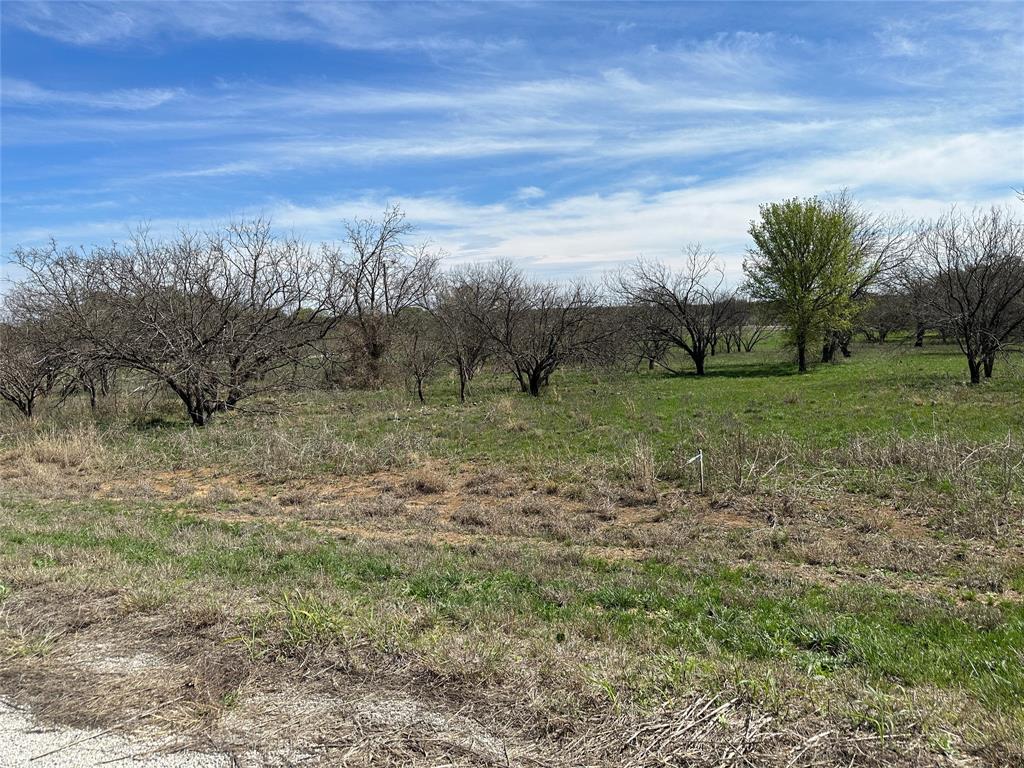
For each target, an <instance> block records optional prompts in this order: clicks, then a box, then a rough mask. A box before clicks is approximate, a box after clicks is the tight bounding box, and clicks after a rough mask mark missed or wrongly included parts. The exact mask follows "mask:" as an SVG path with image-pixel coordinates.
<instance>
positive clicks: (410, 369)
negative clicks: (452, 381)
mask: <svg viewBox="0 0 1024 768" xmlns="http://www.w3.org/2000/svg"><path fill="white" fill-rule="evenodd" d="M397 347H398V354H399V358H400V361H401V363H402V365H403V367H404V368H405V370H406V372H407V373H408V375H409V377H410V378H411V379H412V381H413V385H414V386H415V388H416V395H417V397H419V399H420V402H421V403H423V402H426V398H424V396H423V383H424V382H425V381H426V380H427V379H428V378H429V377H430V375H431V374H432V373H433V372H434V371H435V370H436V369H437V366H438V364H439V363H440V362H441V360H442V359H443V357H444V347H443V345H442V341H441V334H440V328H439V327H438V324H437V321H436V320H435V319H434V317H433V316H432V315H430V314H429V313H427V312H425V311H423V310H418V309H414V310H410V311H409V312H407V313H406V314H405V316H404V319H403V322H402V325H401V328H400V329H399V332H398V341H397Z"/></svg>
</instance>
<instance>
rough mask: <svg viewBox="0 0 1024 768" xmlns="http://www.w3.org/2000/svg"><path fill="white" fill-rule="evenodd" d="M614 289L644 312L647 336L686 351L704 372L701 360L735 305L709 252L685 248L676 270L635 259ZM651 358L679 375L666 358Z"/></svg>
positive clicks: (731, 292)
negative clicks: (683, 258) (633, 264)
mask: <svg viewBox="0 0 1024 768" xmlns="http://www.w3.org/2000/svg"><path fill="white" fill-rule="evenodd" d="M613 288H614V290H615V291H616V293H618V294H619V296H620V297H622V299H623V300H624V301H625V302H627V303H628V304H631V305H633V306H635V307H638V308H643V309H644V310H646V311H644V312H643V313H642V317H643V321H644V322H645V323H646V330H647V332H648V333H649V334H650V336H651V338H653V339H659V340H661V341H663V342H667V343H668V344H670V345H672V346H674V347H677V348H679V349H681V350H683V351H684V352H686V354H687V355H689V357H690V359H691V360H692V361H693V364H694V367H695V368H696V370H697V375H699V376H702V375H704V364H705V360H706V359H707V356H708V355H709V354H710V353H711V352H712V350H713V348H714V346H715V345H716V344H717V343H718V340H719V337H720V336H721V335H723V334H724V333H725V330H726V328H727V326H728V324H729V323H730V322H731V320H732V317H733V312H734V310H735V306H736V294H735V291H733V290H730V289H728V288H726V287H725V273H724V271H723V270H722V268H721V266H720V265H719V264H718V263H717V262H716V261H715V256H714V254H713V253H711V252H709V251H704V250H703V249H702V248H701V247H700V246H699V245H692V246H689V247H688V248H687V251H686V262H685V264H684V266H683V268H682V269H681V270H680V271H678V272H677V271H673V270H672V269H670V268H669V267H667V266H665V265H664V264H661V263H659V262H656V261H639V262H637V264H636V265H635V266H634V267H633V268H632V269H631V270H629V271H627V272H624V273H620V274H619V275H618V276H617V278H616V279H615V282H614V286H613ZM653 362H656V363H657V364H658V365H660V366H662V367H663V368H665V369H667V370H669V371H672V372H673V373H679V371H678V370H676V369H675V368H673V367H672V365H671V364H670V363H669V361H668V358H667V356H664V357H662V358H661V359H658V360H654V361H653Z"/></svg>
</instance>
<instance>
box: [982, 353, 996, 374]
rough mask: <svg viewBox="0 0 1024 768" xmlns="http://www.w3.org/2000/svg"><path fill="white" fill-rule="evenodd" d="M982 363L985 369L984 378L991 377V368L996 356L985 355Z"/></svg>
mask: <svg viewBox="0 0 1024 768" xmlns="http://www.w3.org/2000/svg"><path fill="white" fill-rule="evenodd" d="M982 364H983V365H984V369H985V378H986V379H991V378H992V368H993V366H994V365H995V364H996V356H995V355H985V358H984V360H983V361H982Z"/></svg>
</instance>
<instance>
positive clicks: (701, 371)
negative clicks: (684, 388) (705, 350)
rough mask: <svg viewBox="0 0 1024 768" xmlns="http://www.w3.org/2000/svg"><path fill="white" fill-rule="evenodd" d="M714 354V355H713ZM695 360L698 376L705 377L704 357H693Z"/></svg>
mask: <svg viewBox="0 0 1024 768" xmlns="http://www.w3.org/2000/svg"><path fill="white" fill-rule="evenodd" d="M712 354H714V353H712ZM691 357H692V358H693V364H694V365H695V366H696V367H697V375H698V376H703V375H704V355H691Z"/></svg>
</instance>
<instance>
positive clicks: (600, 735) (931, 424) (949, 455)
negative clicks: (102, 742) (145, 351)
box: [0, 341, 1024, 766]
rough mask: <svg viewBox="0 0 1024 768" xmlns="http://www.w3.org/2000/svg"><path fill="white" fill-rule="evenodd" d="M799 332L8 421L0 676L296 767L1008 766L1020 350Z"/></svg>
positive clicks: (26, 694)
mask: <svg viewBox="0 0 1024 768" xmlns="http://www.w3.org/2000/svg"><path fill="white" fill-rule="evenodd" d="M788 357H789V356H788V354H787V353H786V352H784V351H781V350H779V349H776V348H773V347H771V346H768V347H766V348H765V349H764V350H763V351H758V352H755V353H749V354H732V355H721V354H720V355H717V356H716V357H714V358H713V359H712V360H711V361H710V362H709V364H708V371H709V372H708V375H707V376H705V377H702V378H698V377H694V376H680V377H672V376H668V375H665V374H663V373H661V372H659V371H650V372H649V371H646V370H644V371H641V372H639V373H632V372H621V373H615V374H609V373H607V372H602V373H594V372H588V371H579V370H567V371H559V372H557V373H556V374H555V376H554V377H553V378H552V381H551V386H550V387H549V389H548V390H547V391H546V392H545V393H544V394H543V396H542V397H540V398H530V397H526V396H523V395H520V394H519V393H518V392H516V391H514V390H513V388H512V387H511V386H510V384H511V381H510V378H509V377H508V376H506V375H502V374H500V373H497V372H490V373H485V374H482V375H481V376H480V377H478V379H477V380H475V381H474V382H473V386H472V389H471V398H470V400H471V401H470V402H469V403H467V404H465V405H460V404H459V403H458V402H457V398H456V396H455V389H454V384H453V382H451V381H448V380H443V379H442V380H434V381H432V382H430V383H429V384H428V387H427V403H426V404H425V405H422V406H421V405H420V403H419V402H418V401H416V400H415V398H414V397H413V396H412V395H410V394H409V393H407V392H405V391H403V390H402V389H400V388H393V389H388V390H384V391H381V392H372V393H368V392H350V391H345V392H320V391H310V392H308V393H304V394H299V395H291V396H289V398H288V400H287V401H283V402H280V403H270V402H262V403H253V404H251V405H249V407H248V408H247V409H246V410H244V411H241V412H237V413H232V414H226V415H224V416H223V417H222V418H220V419H219V420H218V421H216V422H215V423H214V424H213V425H211V426H210V427H208V428H206V429H204V430H199V431H196V430H194V429H191V428H188V427H187V426H186V424H185V423H184V421H183V420H182V418H181V415H180V414H179V408H178V407H177V406H176V405H175V404H174V403H172V402H169V401H165V400H163V399H160V398H156V399H154V400H153V401H151V402H150V403H149V404H148V406H146V407H145V408H143V407H142V406H141V405H140V402H139V398H138V397H134V398H132V399H127V398H121V399H118V398H112V399H111V400H110V401H108V402H106V403H103V404H102V405H101V409H100V412H99V413H98V414H97V415H96V416H95V417H94V416H93V415H92V414H90V413H89V412H88V409H87V408H86V407H85V404H84V403H81V402H77V401H75V402H69V403H67V404H65V406H64V407H63V408H62V409H61V410H60V411H57V412H44V413H43V414H42V415H41V416H40V417H39V418H38V419H37V420H36V422H35V423H33V424H22V423H20V422H18V421H17V420H16V419H15V418H14V417H13V416H12V415H10V414H7V413H6V412H5V414H4V416H3V419H4V421H2V422H0V424H2V426H0V433H2V437H0V585H2V586H0V612H2V613H0V616H2V620H0V621H2V623H0V655H2V658H3V659H4V663H3V665H2V666H0V692H2V693H3V694H4V695H7V696H11V697H13V698H15V699H17V700H19V701H27V702H31V703H32V704H33V706H34V707H38V709H39V711H40V712H42V713H43V715H44V717H50V718H53V719H55V720H60V721H62V722H72V723H75V724H79V725H90V726H100V727H110V726H116V725H117V724H118V723H120V722H121V721H123V720H124V719H125V718H126V717H128V716H130V715H131V713H133V712H134V713H136V714H139V715H140V721H141V722H142V723H143V724H144V725H145V726H146V727H148V728H151V729H154V730H157V731H159V730H160V729H164V730H166V729H173V730H175V732H177V733H180V734H183V735H184V737H186V738H187V739H188V740H189V743H190V744H199V745H204V744H205V745H207V746H212V747H216V748H217V749H222V750H228V751H230V750H232V749H236V748H237V749H238V750H241V749H242V746H241V745H243V744H245V745H248V746H252V744H254V743H256V744H257V745H260V746H262V747H263V748H265V749H266V750H268V751H269V752H274V750H278V753H279V754H285V753H284V752H281V750H282V749H285V748H287V749H292V750H298V752H300V753H302V754H306V755H308V756H309V759H310V760H311V761H313V764H317V763H316V762H315V761H317V760H319V761H322V762H323V763H324V764H351V765H387V764H395V765H408V764H416V761H420V762H422V763H423V764H428V763H429V764H437V760H439V759H441V758H445V757H447V758H448V759H449V761H450V763H451V764H454V765H538V766H541V765H544V766H548V765H552V766H554V765H558V766H563V765H564V766H569V765H607V766H613V765H638V766H639V765H651V766H654V765H664V764H692V765H739V764H744V761H747V763H748V764H776V763H777V764H780V765H787V764H788V765H813V764H823V763H824V764H844V765H846V764H850V763H851V761H852V762H853V763H855V764H857V765H865V764H868V765H871V764H877V765H894V764H895V765H902V764H905V765H921V764H927V765H930V764H934V765H994V764H1005V765H1012V764H1018V761H1020V760H1024V705H1022V702H1024V651H1022V649H1024V540H1022V532H1024V367H1022V365H1021V362H1020V361H1018V362H1017V363H1016V368H1014V365H1013V364H1012V363H1010V362H1002V363H1001V364H1000V367H999V368H997V372H996V374H997V375H996V377H995V378H993V379H992V380H991V381H986V382H984V383H983V385H981V386H980V387H970V386H968V385H967V384H966V383H965V382H966V367H965V365H964V363H963V361H962V358H961V357H959V356H958V354H957V353H956V351H955V350H954V349H952V348H949V347H943V346H940V345H938V344H935V343H933V342H931V341H930V343H929V344H928V345H927V346H925V347H924V348H923V349H914V348H912V347H910V346H909V345H907V344H904V343H891V344H887V345H883V346H877V345H862V346H860V347H857V348H855V350H854V356H853V357H852V358H851V359H849V360H844V361H842V362H841V363H839V364H837V365H825V366H819V367H818V368H816V369H815V370H813V371H812V372H811V373H809V374H807V375H797V374H796V371H795V365H793V364H791V363H790V362H789V359H788ZM698 449H702V450H703V451H704V453H705V456H706V461H707V463H706V482H707V492H706V493H705V494H704V495H700V494H699V493H698V492H697V482H698V481H697V474H696V469H695V467H696V465H695V464H686V463H685V461H686V460H687V459H689V458H690V457H691V456H692V455H693V454H694V453H696V451H697V450H698ZM154 707H157V709H156V710H155V711H154ZM383 710H386V714H387V716H383V715H382V714H381V712H382V711H383ZM126 713H127V714H126ZM396 713H397V714H396ZM141 715H144V716H141ZM430 760H433V761H434V762H432V763H431V762H430ZM345 761H347V762H345Z"/></svg>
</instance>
